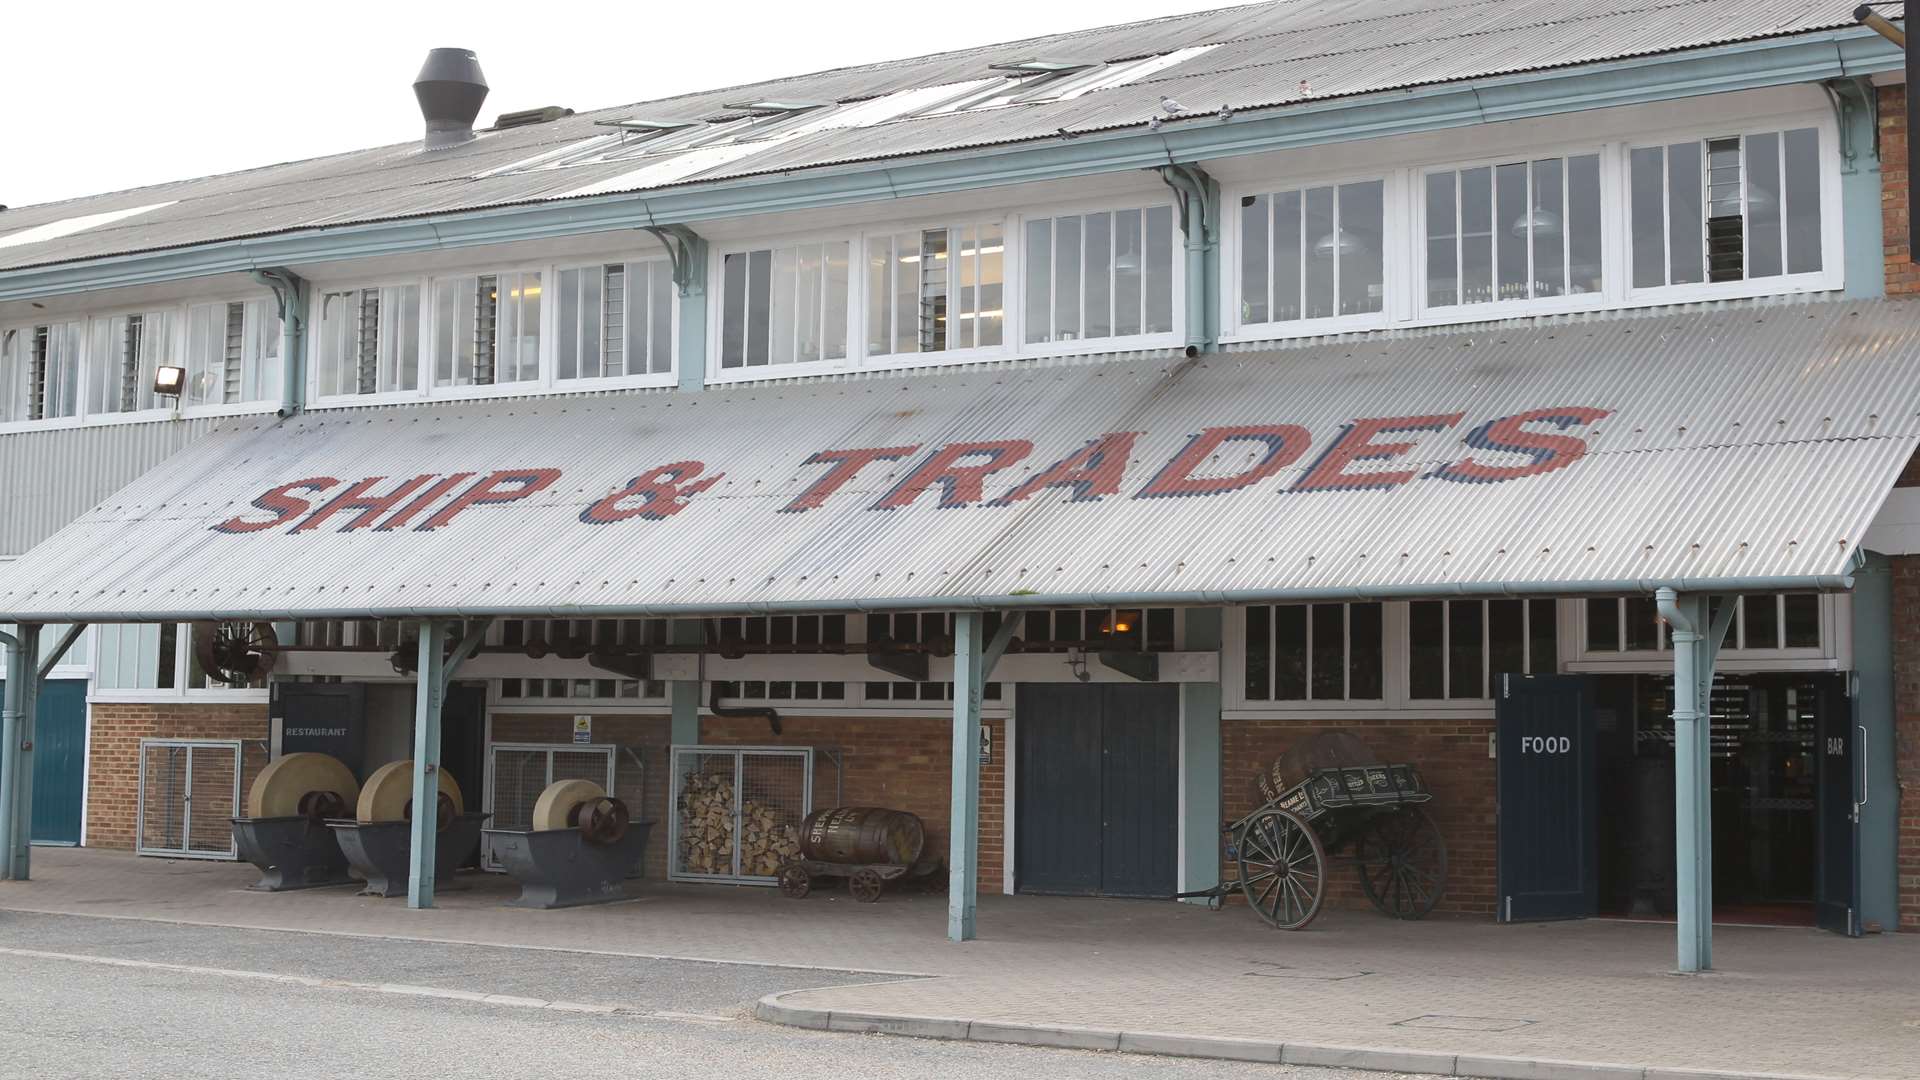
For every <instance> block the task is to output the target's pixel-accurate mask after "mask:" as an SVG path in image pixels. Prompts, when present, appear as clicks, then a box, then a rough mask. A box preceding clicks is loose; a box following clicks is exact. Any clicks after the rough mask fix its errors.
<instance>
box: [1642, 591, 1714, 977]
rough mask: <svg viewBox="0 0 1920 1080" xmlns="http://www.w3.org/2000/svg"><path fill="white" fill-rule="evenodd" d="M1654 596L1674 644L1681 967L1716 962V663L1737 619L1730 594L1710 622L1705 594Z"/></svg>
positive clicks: (1677, 910)
mask: <svg viewBox="0 0 1920 1080" xmlns="http://www.w3.org/2000/svg"><path fill="white" fill-rule="evenodd" d="M1654 598H1655V600H1656V602H1657V603H1658V604H1659V608H1660V614H1661V616H1662V617H1664V618H1665V619H1666V620H1667V624H1668V628H1669V632H1670V637H1671V640H1672V643H1673V764H1674V774H1673V775H1674V792H1673V798H1674V858H1675V863H1676V866H1675V871H1676V872H1675V876H1674V885H1675V915H1676V923H1677V926H1676V929H1677V934H1678V941H1677V950H1678V967H1679V970H1681V971H1707V970H1709V969H1711V968H1712V967H1713V802H1712V797H1713V776H1712V763H1713V758H1712V750H1713V746H1712V744H1713V664H1714V658H1715V656H1716V654H1717V653H1718V652H1719V649H1720V642H1721V641H1722V640H1724V639H1725V636H1726V632H1727V627H1728V626H1730V625H1731V624H1732V622H1733V598H1732V597H1728V598H1726V600H1725V603H1724V604H1723V606H1722V609H1721V611H1720V613H1719V615H1718V616H1716V617H1714V618H1713V619H1712V621H1711V624H1709V620H1708V612H1709V610H1710V608H1709V606H1708V603H1707V597H1706V596H1705V595H1704V594H1688V595H1686V596H1678V595H1677V594H1675V592H1674V591H1673V590H1672V589H1666V588H1663V589H1658V590H1656V591H1655V593H1654Z"/></svg>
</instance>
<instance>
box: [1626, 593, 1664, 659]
mask: <svg viewBox="0 0 1920 1080" xmlns="http://www.w3.org/2000/svg"><path fill="white" fill-rule="evenodd" d="M1659 647H1660V608H1659V607H1658V605H1656V604H1655V603H1654V600H1653V597H1651V596H1629V597H1627V649H1628V651H1630V652H1643V651H1651V650H1653V649H1658V648H1659Z"/></svg>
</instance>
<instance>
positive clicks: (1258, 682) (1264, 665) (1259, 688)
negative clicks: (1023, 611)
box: [1027, 607, 1273, 701]
mask: <svg viewBox="0 0 1920 1080" xmlns="http://www.w3.org/2000/svg"><path fill="white" fill-rule="evenodd" d="M1043 617H1044V616H1043ZM1033 618H1034V616H1033V615H1032V614H1029V615H1028V616H1027V621H1028V623H1029V625H1031V623H1032V622H1033ZM1272 621H1273V609H1271V608H1264V607H1250V608H1248V609H1246V626H1247V633H1246V639H1247V641H1246V696H1247V700H1248V701H1265V700H1267V697H1268V695H1270V694H1272V693H1273V666H1272V664H1271V662H1270V660H1269V657H1268V650H1269V649H1271V648H1273V636H1272Z"/></svg>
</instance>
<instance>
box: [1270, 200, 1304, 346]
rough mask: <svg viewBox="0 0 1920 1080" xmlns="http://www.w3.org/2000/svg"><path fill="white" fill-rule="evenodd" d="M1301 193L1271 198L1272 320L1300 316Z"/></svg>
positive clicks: (1283, 319) (1286, 319)
mask: <svg viewBox="0 0 1920 1080" xmlns="http://www.w3.org/2000/svg"><path fill="white" fill-rule="evenodd" d="M1300 213H1301V207H1300V193H1299V192H1297V191H1284V192H1281V193H1280V194H1278V195H1275V196H1274V197H1273V321H1274V322H1292V321H1293V320H1295V319H1298V318H1299V317H1300V311H1301V307H1300V303H1301V297H1300V285H1301V282H1300V276H1301V269H1300V268H1301V260H1302V257H1303V254H1304V253H1303V252H1302V251H1301V242H1300Z"/></svg>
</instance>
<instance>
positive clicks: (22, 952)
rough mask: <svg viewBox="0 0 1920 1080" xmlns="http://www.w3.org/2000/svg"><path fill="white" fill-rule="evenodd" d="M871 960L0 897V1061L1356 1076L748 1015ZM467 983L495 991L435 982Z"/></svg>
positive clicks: (276, 1069)
mask: <svg viewBox="0 0 1920 1080" xmlns="http://www.w3.org/2000/svg"><path fill="white" fill-rule="evenodd" d="M874 978H876V976H874V975H872V974H863V973H860V972H835V971H821V970H812V969H804V970H803V969H792V968H768V967H756V966H750V965H736V964H706V963H690V962H685V961H668V960H642V959H632V958H625V957H610V956H600V955H592V954H583V953H572V952H559V951H551V950H535V949H510V948H496V947H487V946H468V945H446V944H439V943H432V942H412V941H391V940H381V939H370V938H354V937H341V936H332V935H318V934H300V933H285V932H274V931H257V930H230V929H224V928H209V927H194V926H180V925H175V924H169V923H153V922H139V921H132V920H121V919H92V918H79V917H73V916H61V915H35V914H23V913H15V912H0V1076H4V1077H15V1076H18V1077H34V1078H36V1080H41V1078H45V1080H52V1078H57V1077H85V1078H88V1080H94V1078H97V1077H102V1076H113V1077H156V1078H167V1080H178V1078H182V1077H222V1078H225V1077H235V1076H246V1077H249V1078H250V1080H255V1078H257V1080H267V1078H273V1077H289V1078H293V1077H298V1078H301V1080H309V1078H312V1077H316V1076H340V1077H356V1078H369V1080H372V1078H381V1077H405V1078H407V1080H419V1078H421V1077H431V1078H434V1080H444V1078H454V1077H487V1078H495V1077H528V1078H534V1077H586V1076H633V1077H646V1078H649V1080H652V1078H659V1080H674V1078H680V1077H687V1078H695V1077H697V1078H700V1080H715V1078H727V1080H731V1078H736V1077H738V1078H754V1077H778V1078H781V1080H790V1078H792V1077H795V1076H859V1077H861V1078H862V1080H868V1078H891V1077H901V1078H921V1077H925V1078H934V1077H938V1078H940V1080H974V1078H990V1077H1019V1078H1028V1077H1036V1076H1044V1077H1047V1078H1048V1080H1081V1078H1087V1080H1092V1078H1099V1077H1117V1076H1127V1077H1138V1076H1171V1077H1196V1078H1200V1077H1204V1078H1216V1077H1217V1078H1222V1080H1227V1078H1241V1077H1259V1078H1264V1080H1272V1078H1276V1077H1285V1078H1290V1080H1291V1078H1299V1080H1310V1078H1311V1080H1339V1078H1347V1080H1352V1078H1354V1077H1357V1076H1361V1075H1363V1074H1357V1073H1353V1072H1346V1071H1340V1070H1326V1069H1303V1068H1289V1067H1283V1066H1276V1065H1254V1064H1236V1063H1230V1062H1207V1061H1189V1060H1180V1059H1173V1058H1157V1057H1145V1056H1140V1055H1129V1054H1111V1053H1088V1052H1081V1051H1070V1050H1042V1049H1034V1048H1026V1047H1015V1046H988V1045H981V1044H976V1043H954V1042H938V1041H932V1040H925V1039H904V1038H894V1037H890V1036H883V1035H842V1034H831V1033H826V1032H811V1031H800V1030H796V1029H792V1028H784V1027H777V1026H773V1025H769V1024H764V1023H761V1022H759V1021H756V1020H754V1019H752V1018H751V1015H750V1011H751V1007H752V1003H753V1002H754V1000H756V999H757V998H759V997H760V996H761V995H763V994H767V993H772V992H775V991H780V990H791V989H798V988H801V987H810V986H827V985H837V984H844V983H856V982H868V981H872V980H873V979H874ZM482 994H485V995H500V996H501V997H502V1000H500V1001H498V1002H486V1001H479V1000H473V999H471V998H469V997H461V996H455V995H482ZM540 1002H557V1003H559V1005H558V1006H557V1007H545V1008H542V1007H538V1004H539V1003H540ZM609 1010H611V1011H609ZM1364 1075H1369V1076H1376V1077H1377V1076H1383V1075H1384V1074H1364Z"/></svg>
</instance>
